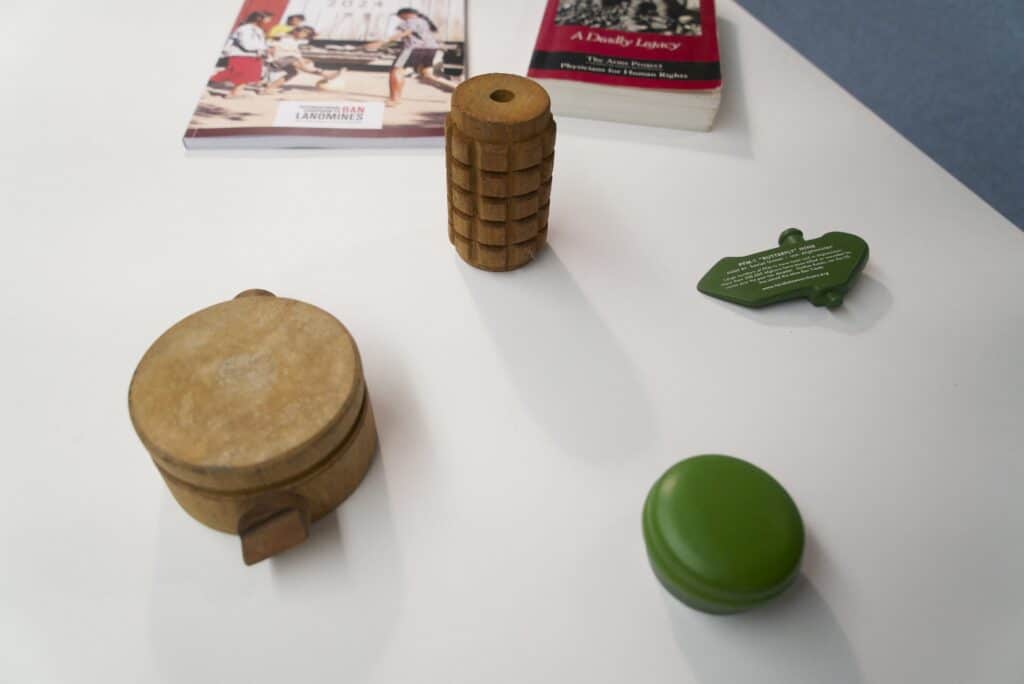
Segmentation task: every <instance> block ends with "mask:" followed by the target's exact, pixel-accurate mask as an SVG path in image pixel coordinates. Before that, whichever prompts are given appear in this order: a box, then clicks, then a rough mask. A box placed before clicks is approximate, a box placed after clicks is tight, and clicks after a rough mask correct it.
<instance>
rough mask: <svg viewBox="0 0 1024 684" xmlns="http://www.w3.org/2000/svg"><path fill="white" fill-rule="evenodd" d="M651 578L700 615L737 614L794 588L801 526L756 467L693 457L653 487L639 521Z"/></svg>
mask: <svg viewBox="0 0 1024 684" xmlns="http://www.w3.org/2000/svg"><path fill="white" fill-rule="evenodd" d="M643 528H644V541H645V542H646V543H647V555H648V558H649V559H650V561H651V567H652V568H653V569H654V574H655V575H656V576H657V577H658V579H659V580H660V581H661V583H662V584H663V585H664V586H665V588H666V589H668V591H669V592H670V593H672V594H673V595H674V596H675V597H676V598H678V599H679V600H680V601H682V602H683V603H685V604H687V605H688V606H690V607H692V608H695V609H697V610H700V611H704V612H706V613H715V614H728V613H739V612H742V611H744V610H748V609H750V608H753V607H754V606H757V605H759V604H762V603H764V602H766V601H769V600H771V599H773V598H775V597H776V596H778V595H779V594H781V593H782V592H784V591H785V590H786V589H787V588H788V587H789V586H790V585H791V584H793V582H794V581H795V580H796V578H797V575H798V574H799V571H800V558H801V556H802V555H803V550H804V526H803V521H802V519H801V518H800V511H799V510H798V509H797V507H796V504H795V503H794V502H793V499H792V498H791V497H790V496H789V494H788V493H787V492H786V490H785V489H783V487H782V485H780V484H779V483H778V482H776V480H775V478H773V477H772V476H771V475H769V474H768V473H766V472H764V471H763V470H761V469H760V468H758V467H757V466H754V465H752V464H750V463H747V462H746V461H742V460H740V459H738V458H733V457H731V456H715V455H707V456H695V457H693V458H689V459H686V460H685V461H681V462H679V463H677V464H676V465H674V466H672V467H671V468H669V470H668V471H667V472H665V474H664V475H662V476H661V478H660V479H659V480H658V481H657V482H655V483H654V486H653V487H652V488H651V491H650V493H649V494H648V495H647V501H646V503H645V504H644V514H643Z"/></svg>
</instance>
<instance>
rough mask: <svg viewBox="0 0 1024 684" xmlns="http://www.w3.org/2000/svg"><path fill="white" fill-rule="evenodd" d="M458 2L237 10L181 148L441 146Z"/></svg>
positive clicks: (462, 24)
mask: <svg viewBox="0 0 1024 684" xmlns="http://www.w3.org/2000/svg"><path fill="white" fill-rule="evenodd" d="M465 55H466V6H465V0H245V2H244V3H243V5H242V8H241V10H240V11H239V13H238V17H237V19H236V20H235V23H234V25H233V26H232V28H231V31H230V32H229V34H228V36H227V38H226V40H225V42H224V45H223V47H222V49H221V52H220V55H219V58H218V59H217V60H216V62H215V63H211V68H210V73H209V74H208V75H207V85H206V87H205V88H204V91H203V93H202V95H201V96H200V99H199V104H198V106H197V107H196V110H195V112H194V113H193V115H192V120H191V121H190V122H189V126H188V130H187V131H186V132H185V137H184V143H185V146H186V147H187V148H189V149H200V148H223V147H346V146H373V145H377V146H380V145H407V144H417V143H428V144H441V142H442V141H443V138H444V119H445V116H446V115H447V113H448V110H449V108H450V101H451V93H452V92H453V91H454V90H455V88H456V87H457V86H458V84H459V83H461V82H462V81H463V80H464V79H465V78H466V76H467V74H466V59H465Z"/></svg>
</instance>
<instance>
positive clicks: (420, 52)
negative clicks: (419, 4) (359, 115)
mask: <svg viewBox="0 0 1024 684" xmlns="http://www.w3.org/2000/svg"><path fill="white" fill-rule="evenodd" d="M396 14H397V15H398V18H399V23H398V24H397V26H396V27H395V30H394V33H393V34H392V35H390V36H388V37H387V38H386V39H384V40H380V41H374V42H371V43H367V45H366V48H367V49H368V50H377V49H379V48H380V47H381V46H383V45H387V44H388V43H394V42H396V41H401V42H402V51H401V52H400V53H399V54H398V57H397V58H395V61H394V63H393V64H392V65H391V74H390V76H389V78H388V89H389V97H388V99H387V102H386V104H387V106H388V107H395V106H397V105H399V104H400V103H401V101H402V91H403V90H404V88H405V70H406V69H410V68H411V69H413V70H414V71H415V72H416V73H417V75H418V76H419V79H420V80H421V81H422V82H424V83H426V84H428V85H432V86H434V87H436V88H440V89H441V90H444V91H448V92H450V91H451V90H453V89H454V88H453V87H452V85H451V84H450V83H448V82H447V81H444V80H442V79H439V78H436V77H435V76H434V73H433V69H434V60H435V59H436V57H437V53H438V51H439V50H440V45H439V44H438V42H437V38H435V37H434V33H435V32H436V31H437V27H436V26H435V25H434V22H432V21H430V19H429V18H428V17H426V16H424V15H423V14H420V12H419V11H417V10H415V9H413V8H411V7H403V8H402V9H400V10H398V12H396Z"/></svg>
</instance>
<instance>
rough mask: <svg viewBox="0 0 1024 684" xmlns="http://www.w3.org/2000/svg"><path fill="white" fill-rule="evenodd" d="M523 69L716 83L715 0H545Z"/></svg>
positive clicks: (707, 86) (553, 75) (604, 78)
mask: <svg viewBox="0 0 1024 684" xmlns="http://www.w3.org/2000/svg"><path fill="white" fill-rule="evenodd" d="M529 75H530V77H531V78H536V79H561V80H567V81H578V82H585V83H593V84H597V85H609V86H627V87H633V88H650V89H659V90H684V91H700V90H704V91H707V90H715V89H718V88H720V87H721V85H722V73H721V66H720V64H719V57H718V31H717V30H716V26H715V3H714V0H549V1H548V6H547V9H546V10H545V12H544V19H543V21H542V22H541V27H540V33H539V35H538V36H537V45H536V48H535V50H534V53H533V59H532V60H531V62H530V70H529Z"/></svg>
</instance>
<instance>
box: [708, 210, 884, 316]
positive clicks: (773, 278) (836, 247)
mask: <svg viewBox="0 0 1024 684" xmlns="http://www.w3.org/2000/svg"><path fill="white" fill-rule="evenodd" d="M867 263H868V243H866V242H864V240H862V239H861V238H859V237H857V236H856V235H851V234H850V233H839V232H833V233H825V234H824V235H822V236H821V237H819V238H817V239H814V240H804V234H803V232H801V231H800V230H798V229H796V228H789V229H787V230H785V231H783V232H782V235H780V236H779V246H778V247H776V248H775V249H769V250H767V251H765V252H758V253H757V254H751V255H749V256H745V257H726V258H725V259H722V260H721V261H719V262H718V263H717V264H715V266H714V268H712V269H711V270H710V271H708V273H707V275H705V276H704V277H703V278H701V281H700V283H698V284H697V289H698V290H700V291H701V292H703V293H704V294H706V295H710V296H712V297H717V298H718V299H724V300H725V301H727V302H732V303H733V304H739V305H741V306H749V307H751V308H755V309H756V308H760V307H762V306H768V305H770V304H777V303H779V302H785V301H788V300H790V299H801V298H803V299H809V300H810V301H811V303H812V304H814V305H815V306H827V307H828V308H830V309H834V308H836V307H838V306H840V305H841V304H842V303H843V297H845V296H846V293H847V292H849V291H850V288H851V287H853V283H854V281H855V280H856V279H857V276H858V275H860V272H861V271H863V270H864V266H865V265H866V264H867Z"/></svg>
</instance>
